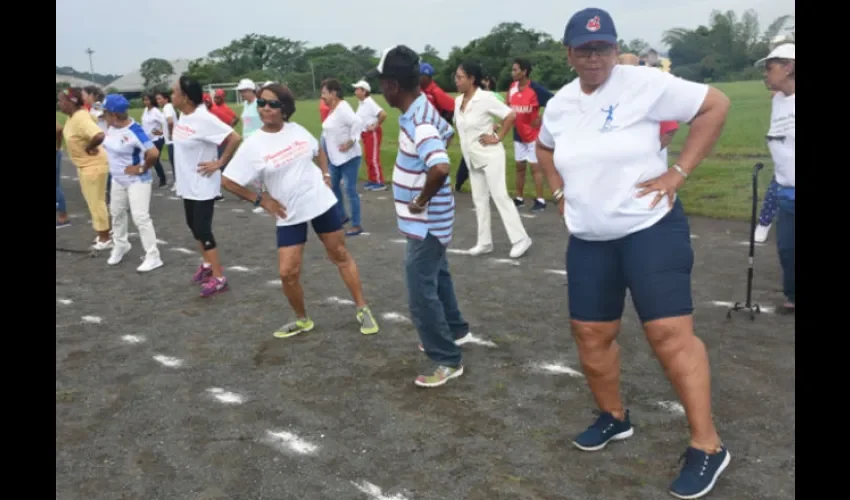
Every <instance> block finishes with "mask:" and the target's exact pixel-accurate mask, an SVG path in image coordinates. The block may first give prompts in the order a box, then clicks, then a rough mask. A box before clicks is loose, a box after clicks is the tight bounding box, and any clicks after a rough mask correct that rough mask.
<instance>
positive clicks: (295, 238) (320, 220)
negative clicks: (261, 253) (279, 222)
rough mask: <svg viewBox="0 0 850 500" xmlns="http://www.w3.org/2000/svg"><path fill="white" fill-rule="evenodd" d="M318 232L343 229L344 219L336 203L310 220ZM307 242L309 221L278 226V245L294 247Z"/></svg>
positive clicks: (323, 232) (279, 246)
mask: <svg viewBox="0 0 850 500" xmlns="http://www.w3.org/2000/svg"><path fill="white" fill-rule="evenodd" d="M310 224H311V225H312V226H313V231H315V232H316V234H325V233H333V232H335V231H339V230H340V229H342V221H341V220H340V219H339V210H337V208H336V205H334V206H332V207H331V208H329V209H328V211H327V212H325V213H323V214H322V215H319V216H318V217H316V218H314V219H313V220H311V221H310ZM304 243H307V223H306V222H302V223H301V224H295V225H293V226H277V247H278V248H283V247H292V246H296V245H303V244H304Z"/></svg>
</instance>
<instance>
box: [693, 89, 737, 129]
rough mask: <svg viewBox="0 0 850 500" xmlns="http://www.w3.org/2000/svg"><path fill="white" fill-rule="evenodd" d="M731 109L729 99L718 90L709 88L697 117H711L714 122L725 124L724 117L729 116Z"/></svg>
mask: <svg viewBox="0 0 850 500" xmlns="http://www.w3.org/2000/svg"><path fill="white" fill-rule="evenodd" d="M731 107H732V102H731V101H730V100H729V97H728V96H727V95H726V94H724V93H723V92H721V91H720V90H718V89H716V88H714V87H709V89H708V94H706V96H705V100H704V101H703V103H702V109H701V110H700V111H701V112H700V113H699V115H698V116H697V118H699V117H700V116H711V117H712V118H713V119H714V120H716V121H718V122H720V123H721V124H722V123H725V122H726V116H727V115H728V114H729V109H730V108H731Z"/></svg>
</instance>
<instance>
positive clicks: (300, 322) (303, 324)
mask: <svg viewBox="0 0 850 500" xmlns="http://www.w3.org/2000/svg"><path fill="white" fill-rule="evenodd" d="M315 327H316V324H315V323H313V320H312V319H310V318H304V319H297V320H295V321H293V322H292V323H287V324H285V325H283V326H282V327H280V328H279V329H278V330H277V331H276V332H274V337H275V338H277V339H288V338H289V337H294V336H295V335H298V334H299V333H304V332H309V331H310V330H312V329H313V328H315Z"/></svg>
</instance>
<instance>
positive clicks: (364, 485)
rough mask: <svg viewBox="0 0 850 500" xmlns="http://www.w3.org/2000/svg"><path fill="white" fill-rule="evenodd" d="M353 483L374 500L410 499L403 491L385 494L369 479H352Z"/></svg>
mask: <svg viewBox="0 0 850 500" xmlns="http://www.w3.org/2000/svg"><path fill="white" fill-rule="evenodd" d="M351 484H353V485H354V487H355V488H357V489H358V490H360V492H361V493H364V494H366V495H368V496H369V498H371V499H372V500H409V499H408V498H407V497H406V496H404V495H402V494H401V493H396V494H395V495H392V496H387V495H384V492H383V490H381V488H380V487H378V486H377V485H375V484H372V483H370V482H369V481H360V482H355V481H351Z"/></svg>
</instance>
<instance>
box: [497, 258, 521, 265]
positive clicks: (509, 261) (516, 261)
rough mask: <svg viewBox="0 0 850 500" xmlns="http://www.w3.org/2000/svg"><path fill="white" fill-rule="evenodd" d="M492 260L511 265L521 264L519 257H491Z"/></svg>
mask: <svg viewBox="0 0 850 500" xmlns="http://www.w3.org/2000/svg"><path fill="white" fill-rule="evenodd" d="M490 262H495V263H496V264H509V265H511V266H518V265H519V261H518V260H517V259H490Z"/></svg>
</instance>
